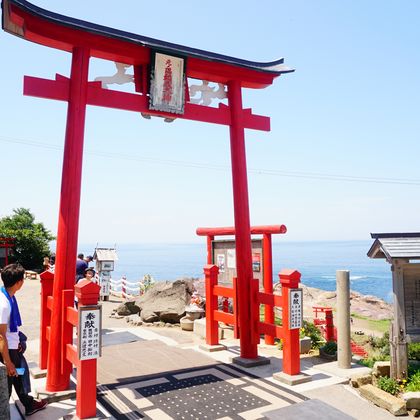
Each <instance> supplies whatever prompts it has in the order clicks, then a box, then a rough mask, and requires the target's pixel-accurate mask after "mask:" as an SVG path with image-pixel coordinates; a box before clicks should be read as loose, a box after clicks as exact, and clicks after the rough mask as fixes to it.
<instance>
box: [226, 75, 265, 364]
mask: <svg viewBox="0 0 420 420" xmlns="http://www.w3.org/2000/svg"><path fill="white" fill-rule="evenodd" d="M228 97H229V105H230V109H231V124H230V150H231V161H232V185H233V204H234V215H235V241H236V267H237V277H238V302H239V325H250V323H251V320H252V314H251V282H252V279H253V273H252V250H251V225H250V221H249V200H248V180H247V172H246V153H245V129H244V126H243V123H242V112H243V110H242V92H241V84H240V82H239V81H236V80H235V81H230V82H229V83H228ZM239 340H240V343H241V357H243V358H245V359H256V358H257V357H258V351H257V343H256V342H255V340H254V339H253V330H252V328H242V329H241V334H240V337H239Z"/></svg>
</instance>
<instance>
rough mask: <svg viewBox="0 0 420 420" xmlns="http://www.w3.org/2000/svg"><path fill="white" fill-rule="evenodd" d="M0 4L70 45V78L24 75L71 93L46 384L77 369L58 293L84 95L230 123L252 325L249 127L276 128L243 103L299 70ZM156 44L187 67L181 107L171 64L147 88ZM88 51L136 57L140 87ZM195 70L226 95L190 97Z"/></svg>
mask: <svg viewBox="0 0 420 420" xmlns="http://www.w3.org/2000/svg"><path fill="white" fill-rule="evenodd" d="M2 7H3V29H4V30H5V31H7V32H9V33H11V34H13V35H17V36H19V37H21V38H23V39H25V40H28V41H32V42H36V43H39V44H42V45H45V46H48V47H52V48H57V49H60V50H63V51H67V52H69V53H71V54H72V64H71V74H70V78H67V77H64V76H61V75H56V77H55V80H46V79H40V78H35V77H29V76H25V79H24V94H25V95H29V96H36V97H40V98H46V99H56V100H62V101H67V102H68V110H67V126H66V135H65V144H64V158H63V172H62V184H61V197H60V210H59V221H58V234H57V250H56V266H55V280H54V289H53V296H54V300H53V307H52V318H51V319H52V321H51V331H50V336H51V337H53V338H54V339H52V340H50V343H49V352H48V363H47V369H48V370H47V385H46V389H47V391H51V392H56V391H62V390H65V389H67V388H68V386H69V378H70V375H69V372H67V371H66V369H64V368H63V365H64V362H63V353H62V349H63V348H65V347H66V344H67V343H65V342H64V341H65V340H66V338H63V336H62V316H61V313H62V302H61V296H62V291H63V290H64V289H73V287H74V279H75V260H76V254H77V241H78V228H79V209H80V191H81V174H82V158H83V141H84V128H85V115H86V105H96V106H104V107H110V108H117V109H124V110H129V111H135V112H139V113H142V114H144V115H152V116H161V117H165V118H170V119H174V118H185V119H190V120H195V121H202V122H208V123H215V124H222V125H227V126H229V130H230V147H231V162H232V183H233V198H234V220H235V240H236V258H237V276H238V282H239V284H240V285H241V288H243V290H245V291H246V292H245V293H244V294H243V300H241V301H240V302H239V305H240V317H241V318H242V317H243V325H245V322H246V320H247V319H250V314H249V311H250V307H251V305H250V293H251V292H250V286H251V281H252V278H253V274H252V257H251V239H250V218H249V202H248V183H247V172H246V156H245V133H244V130H245V128H250V129H254V130H262V131H269V130H270V119H269V118H268V117H265V116H260V115H255V114H253V113H252V110H251V109H244V108H243V105H242V88H253V89H261V88H265V87H267V86H269V85H271V84H272V83H273V81H274V79H275V78H276V77H278V76H280V75H281V74H283V73H288V72H292V71H293V70H292V69H290V68H288V67H286V66H285V65H284V64H283V59H280V60H277V61H273V62H270V63H258V62H252V61H247V60H242V59H238V58H233V57H228V56H224V55H221V54H215V53H211V52H207V51H202V50H198V49H195V48H189V47H185V46H181V45H176V44H172V43H168V42H163V41H159V40H156V39H152V38H147V37H144V36H140V35H136V34H132V33H128V32H124V31H120V30H115V29H112V28H108V27H104V26H100V25H96V24H92V23H89V22H85V21H81V20H78V19H73V18H69V17H67V16H63V15H59V14H56V13H53V12H50V11H47V10H44V9H41V8H39V7H37V6H34V5H32V4H31V3H29V2H27V1H25V0H2ZM159 54H160V56H162V57H170V58H169V59H167V60H169V62H170V65H169V67H170V66H171V65H172V63H174V64H177V63H178V64H179V63H181V64H182V66H183V69H184V70H183V74H182V76H181V78H182V79H183V80H182V87H181V89H180V90H178V96H179V97H181V98H182V104H181V106H180V107H179V108H178V109H175V110H174V109H172V108H170V107H168V105H169V99H171V97H172V87H173V86H172V84H170V86H169V88H168V86H167V85H165V83H167V82H168V78H167V77H166V76H167V74H166V73H165V77H164V81H163V91H164V94H163V98H162V102H161V104H160V105H161V106H160V108H159V106H155V105H153V106H152V104H151V102H153V99H154V98H153V97H154V95H156V96H158V95H157V94H156V93H155V92H154V91H153V90H151V89H150V82H151V81H152V83H155V85H152V86H157V83H158V81H157V76H156V73H153V70H156V69H157V67H156V66H155V63H156V61H157V58H158V55H159ZM90 57H95V58H101V59H105V60H111V61H115V62H117V63H124V64H126V65H132V66H133V67H134V84H135V90H136V93H125V92H118V91H113V90H110V89H104V88H102V86H101V83H100V82H89V81H88V69H89V59H90ZM179 60H181V61H179ZM181 64H180V65H181ZM154 66H155V67H154ZM153 78H154V79H153ZM188 78H194V79H199V80H203V84H204V81H210V82H215V83H219V84H222V85H224V86H227V98H228V105H227V106H226V105H224V104H219V106H218V107H217V108H213V107H208V106H203V105H197V104H194V103H191V102H188V99H189V90H188V82H186V81H187V80H188ZM170 82H171V83H172V79H170ZM165 86H166V87H165ZM165 89H166V90H165ZM165 93H166V94H165ZM169 93H170V94H169ZM168 98H169V99H168ZM240 339H241V357H243V358H255V357H257V355H256V354H255V352H254V351H253V350H249V347H248V346H246V345H244V344H246V343H249V342H251V340H252V337H251V335H250V331H247V330H246V329H244V330H243V331H241V337H240Z"/></svg>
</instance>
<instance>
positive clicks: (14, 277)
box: [0, 264, 47, 416]
mask: <svg viewBox="0 0 420 420" xmlns="http://www.w3.org/2000/svg"><path fill="white" fill-rule="evenodd" d="M24 277H25V269H24V268H23V267H22V266H21V265H20V264H9V265H7V266H6V267H4V268H3V270H2V271H1V279H2V280H3V284H4V286H3V287H1V288H0V350H1V355H0V361H1V362H3V363H4V364H5V366H6V370H7V380H8V386H9V398H10V395H11V394H12V386H13V387H14V388H15V391H16V394H17V395H18V397H19V400H20V401H21V403H22V404H23V405H24V407H25V415H26V416H30V415H31V414H34V413H36V412H37V411H39V410H42V409H44V408H45V407H46V406H47V402H46V401H42V400H36V399H34V398H33V397H32V396H31V395H29V394H28V392H29V391H30V390H28V387H29V388H30V379H29V372H28V367H27V366H28V365H27V363H26V360H25V357H24V356H23V352H24V349H23V347H22V344H21V343H20V339H19V327H20V326H21V325H22V321H21V318H20V313H19V307H18V304H17V300H16V297H15V294H16V292H18V291H19V290H20V289H21V288H22V286H23V282H24ZM22 366H26V368H25V370H24V371H21V372H19V369H22Z"/></svg>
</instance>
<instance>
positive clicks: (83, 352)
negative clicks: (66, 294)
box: [77, 305, 102, 360]
mask: <svg viewBox="0 0 420 420" xmlns="http://www.w3.org/2000/svg"><path fill="white" fill-rule="evenodd" d="M101 328H102V307H101V306H99V305H96V306H79V325H78V332H77V333H78V335H77V337H78V353H79V360H89V359H97V358H98V357H100V356H101V346H102V342H101Z"/></svg>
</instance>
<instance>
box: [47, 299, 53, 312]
mask: <svg viewBox="0 0 420 420" xmlns="http://www.w3.org/2000/svg"><path fill="white" fill-rule="evenodd" d="M53 302H54V298H53V297H52V296H48V297H47V308H48V309H49V310H50V311H52V307H53Z"/></svg>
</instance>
